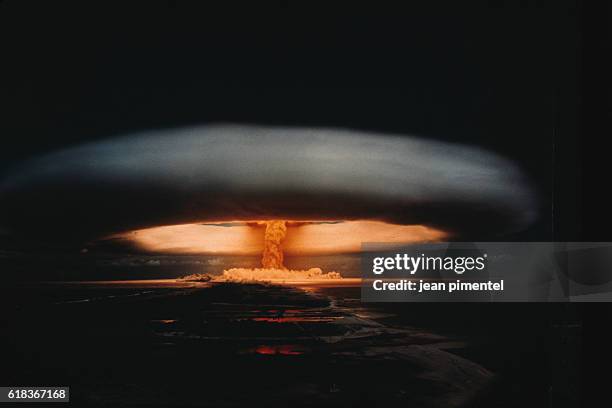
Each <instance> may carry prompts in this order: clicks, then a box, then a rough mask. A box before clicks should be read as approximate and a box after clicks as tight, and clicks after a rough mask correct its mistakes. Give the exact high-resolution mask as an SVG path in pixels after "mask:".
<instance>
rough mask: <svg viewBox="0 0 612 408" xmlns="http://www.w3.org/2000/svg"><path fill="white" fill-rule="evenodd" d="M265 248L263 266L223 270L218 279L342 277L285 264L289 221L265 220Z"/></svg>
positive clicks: (271, 279)
mask: <svg viewBox="0 0 612 408" xmlns="http://www.w3.org/2000/svg"><path fill="white" fill-rule="evenodd" d="M261 224H264V225H265V226H266V230H265V232H264V249H263V254H262V257H261V265H262V268H254V269H249V268H232V269H227V270H224V271H223V275H221V277H219V278H217V279H216V280H218V281H231V282H243V281H268V282H269V281H301V280H317V279H341V278H342V276H341V275H340V274H339V273H338V272H327V273H323V271H322V270H321V268H310V269H307V270H290V269H287V268H286V267H285V266H284V265H283V258H284V257H283V247H282V241H283V239H285V237H286V236H287V222H286V221H281V220H272V221H263V222H262V223H261Z"/></svg>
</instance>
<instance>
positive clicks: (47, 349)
mask: <svg viewBox="0 0 612 408" xmlns="http://www.w3.org/2000/svg"><path fill="white" fill-rule="evenodd" d="M1 306H2V308H1V311H0V324H1V326H0V329H1V332H2V336H1V338H0V345H1V350H2V366H1V369H0V370H1V371H0V376H1V381H0V382H1V383H2V385H21V386H25V385H36V386H42V385H47V386H50V385H69V386H70V387H71V405H73V406H105V407H106V406H108V407H140V406H142V407H151V406H152V407H156V406H160V407H161V406H173V407H192V406H199V407H200V406H227V407H233V406H236V407H242V406H250V405H253V406H268V407H269V406H283V407H284V406H335V407H337V406H351V407H355V406H364V407H365V406H368V407H371V406H381V407H382V406H384V407H393V406H404V407H408V406H409V407H453V406H470V407H511V406H534V407H535V406H537V407H546V406H550V403H551V401H553V400H554V399H555V398H559V396H558V395H557V394H556V393H558V391H556V390H555V388H554V387H552V385H554V384H561V385H562V386H563V388H564V390H563V393H564V394H563V398H562V400H563V404H569V403H571V402H572V401H571V398H572V397H571V396H572V395H575V396H576V398H577V392H578V391H577V390H569V391H568V389H567V387H571V384H574V383H575V381H574V382H573V381H572V375H579V374H578V371H576V370H575V367H574V368H572V367H569V368H568V367H567V364H566V366H565V368H563V369H561V371H558V370H557V369H556V368H555V367H557V365H556V359H557V358H558V355H557V354H558V353H557V354H555V350H557V348H556V347H557V338H558V337H559V338H560V337H561V336H559V335H558V334H559V333H558V331H559V330H562V331H563V338H564V339H565V340H564V341H567V339H568V338H569V340H570V343H571V344H573V345H574V346H575V347H574V346H572V347H574V348H577V346H576V345H577V344H578V341H579V336H578V333H579V326H580V325H579V322H577V320H576V318H575V316H573V314H572V310H571V309H567V307H566V305H519V304H516V305H499V304H454V305H451V304H446V305H445V304H388V305H384V304H370V305H365V304H361V303H360V301H359V288H346V287H341V288H317V287H314V288H313V287H310V288H291V287H280V286H265V285H240V284H218V285H211V284H186V283H183V284H178V283H168V282H166V283H152V282H149V283H145V282H142V283H140V284H47V285H43V284H36V285H33V284H29V285H24V286H19V285H14V286H13V287H11V288H3V289H2V304H1ZM510 306H512V307H510ZM568 335H569V337H568ZM563 355H564V358H565V360H569V361H570V363H569V364H570V365H571V364H572V361H574V360H576V358H574V357H573V356H572V355H567V353H563ZM551 384H552V385H551ZM566 384H568V385H566ZM557 387H558V386H557ZM567 395H570V397H569V399H568V397H567ZM20 406H26V404H20ZM34 406H40V405H34ZM554 406H555V407H556V406H564V405H560V404H555V405H554ZM570 406H571V405H570Z"/></svg>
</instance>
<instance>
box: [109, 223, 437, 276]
mask: <svg viewBox="0 0 612 408" xmlns="http://www.w3.org/2000/svg"><path fill="white" fill-rule="evenodd" d="M267 222H269V221H248V222H244V221H242V222H225V223H222V224H221V223H220V224H213V223H206V224H180V225H169V226H162V227H153V228H146V229H140V230H135V231H130V232H126V233H122V234H118V235H115V236H113V238H120V239H123V240H127V241H129V242H132V243H133V244H135V245H136V246H137V247H138V248H140V249H142V250H145V251H148V252H157V253H169V254H224V255H259V254H262V252H263V251H264V242H265V241H264V236H265V234H264V231H263V230H262V228H264V225H266V223H267ZM286 229H287V232H286V236H285V237H284V240H283V242H282V249H283V252H284V254H285V255H289V256H292V255H323V254H338V253H351V252H359V251H360V250H361V244H362V242H388V243H411V242H437V241H441V240H443V239H444V238H446V237H447V236H448V234H447V233H445V232H444V231H441V230H437V229H434V228H430V227H427V226H424V225H396V224H389V223H386V222H382V221H369V220H358V221H341V222H330V221H289V222H287V224H286ZM277 261H278V259H277ZM271 262H272V261H271ZM280 264H281V265H282V259H280ZM277 266H278V265H277Z"/></svg>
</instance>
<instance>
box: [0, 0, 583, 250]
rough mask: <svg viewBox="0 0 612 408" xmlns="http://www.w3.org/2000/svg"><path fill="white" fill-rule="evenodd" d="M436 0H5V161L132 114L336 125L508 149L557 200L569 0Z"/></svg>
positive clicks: (0, 80) (114, 128)
mask: <svg viewBox="0 0 612 408" xmlns="http://www.w3.org/2000/svg"><path fill="white" fill-rule="evenodd" d="M425 3H428V4H429V6H427V7H416V6H410V7H404V8H383V7H379V6H376V7H375V6H373V5H369V6H364V7H359V6H355V5H351V6H350V7H348V6H337V7H335V8H331V7H326V8H319V9H311V8H309V7H307V6H305V5H297V4H296V5H293V6H291V7H288V6H280V5H279V6H276V7H271V8H266V9H264V8H259V7H254V6H251V7H244V6H238V5H236V6H235V7H228V8H226V9H213V8H209V7H204V6H201V7H194V6H192V5H187V4H184V3H180V2H173V1H166V2H142V3H134V4H125V2H123V3H115V4H114V5H113V4H109V2H101V3H99V4H98V5H93V3H90V2H87V4H85V3H84V2H81V3H74V4H68V3H66V4H64V5H57V4H52V2H40V3H30V2H28V3H26V2H18V1H10V0H9V1H4V2H2V3H1V4H0V47H1V49H2V64H1V65H2V66H1V67H0V89H2V92H0V112H1V113H0V115H1V119H0V134H1V135H2V136H3V140H2V149H0V172H2V171H4V170H6V169H7V168H8V167H10V166H11V165H13V164H15V163H17V162H19V161H20V160H22V159H24V158H27V157H31V156H34V155H36V154H39V153H41V152H45V151H49V150H54V149H57V148H60V147H64V146H66V145H71V144H76V143H80V142H83V141H90V140H95V139H99V138H104V137H108V136H112V135H117V134H122V133H127V132H131V131H135V130H143V129H157V128H166V127H174V126H183V125H188V124H202V123H209V122H219V121H222V122H238V123H241V122H242V123H261V124H282V125H303V126H311V125H316V126H340V127H348V128H356V129H365V130H375V131H382V132H394V133H406V134H417V135H422V136H426V137H430V138H432V139H440V140H445V141H451V142H460V143H466V144H476V145H480V146H482V147H485V148H487V149H490V150H493V151H497V152H499V153H502V154H503V155H504V156H506V157H508V158H511V159H513V160H515V161H516V162H518V163H519V165H520V166H521V167H522V168H523V169H524V170H525V171H526V172H527V173H528V175H529V176H530V177H531V178H532V180H534V182H535V183H536V185H537V186H538V188H539V190H540V192H541V195H542V197H541V198H542V200H543V208H545V209H546V208H549V207H550V204H551V197H552V179H553V169H554V165H553V154H554V148H555V147H554V146H555V143H561V144H562V145H563V141H564V140H565V138H571V137H572V135H573V130H574V127H575V123H574V122H575V119H574V118H573V117H572V115H571V114H570V112H571V105H572V103H573V101H574V100H575V96H576V86H577V85H576V84H577V80H576V78H575V73H576V69H577V68H576V65H577V63H576V61H577V55H578V53H579V51H578V48H577V44H578V43H577V41H578V34H577V20H576V14H577V13H578V11H577V10H576V7H575V6H574V5H573V2H568V1H555V2H550V3H549V4H548V5H546V6H536V5H535V2H533V3H530V4H529V5H520V4H519V3H521V2H516V3H513V5H512V6H504V7H494V6H491V5H485V4H484V2H483V4H482V5H481V6H477V7H476V6H470V7H465V5H463V4H462V5H461V6H459V5H452V4H454V3H456V2H449V4H451V5H450V6H449V5H441V4H439V3H436V2H425ZM433 3H436V4H433ZM553 141H556V142H555V143H553ZM550 224H551V219H549V218H548V217H546V216H545V217H543V218H542V220H541V221H540V223H539V224H538V225H536V226H534V228H533V229H532V231H531V232H528V235H526V236H527V237H535V238H538V239H548V238H549V236H548V234H549V231H550V229H551V225H550ZM529 234H531V235H529Z"/></svg>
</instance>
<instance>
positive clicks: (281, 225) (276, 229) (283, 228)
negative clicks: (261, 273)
mask: <svg viewBox="0 0 612 408" xmlns="http://www.w3.org/2000/svg"><path fill="white" fill-rule="evenodd" d="M265 225H266V232H265V233H264V250H263V256H262V257H261V266H263V267H264V268H270V269H287V268H285V267H284V266H283V247H282V246H281V242H282V240H283V239H285V235H287V225H286V223H285V221H276V220H275V221H265Z"/></svg>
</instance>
